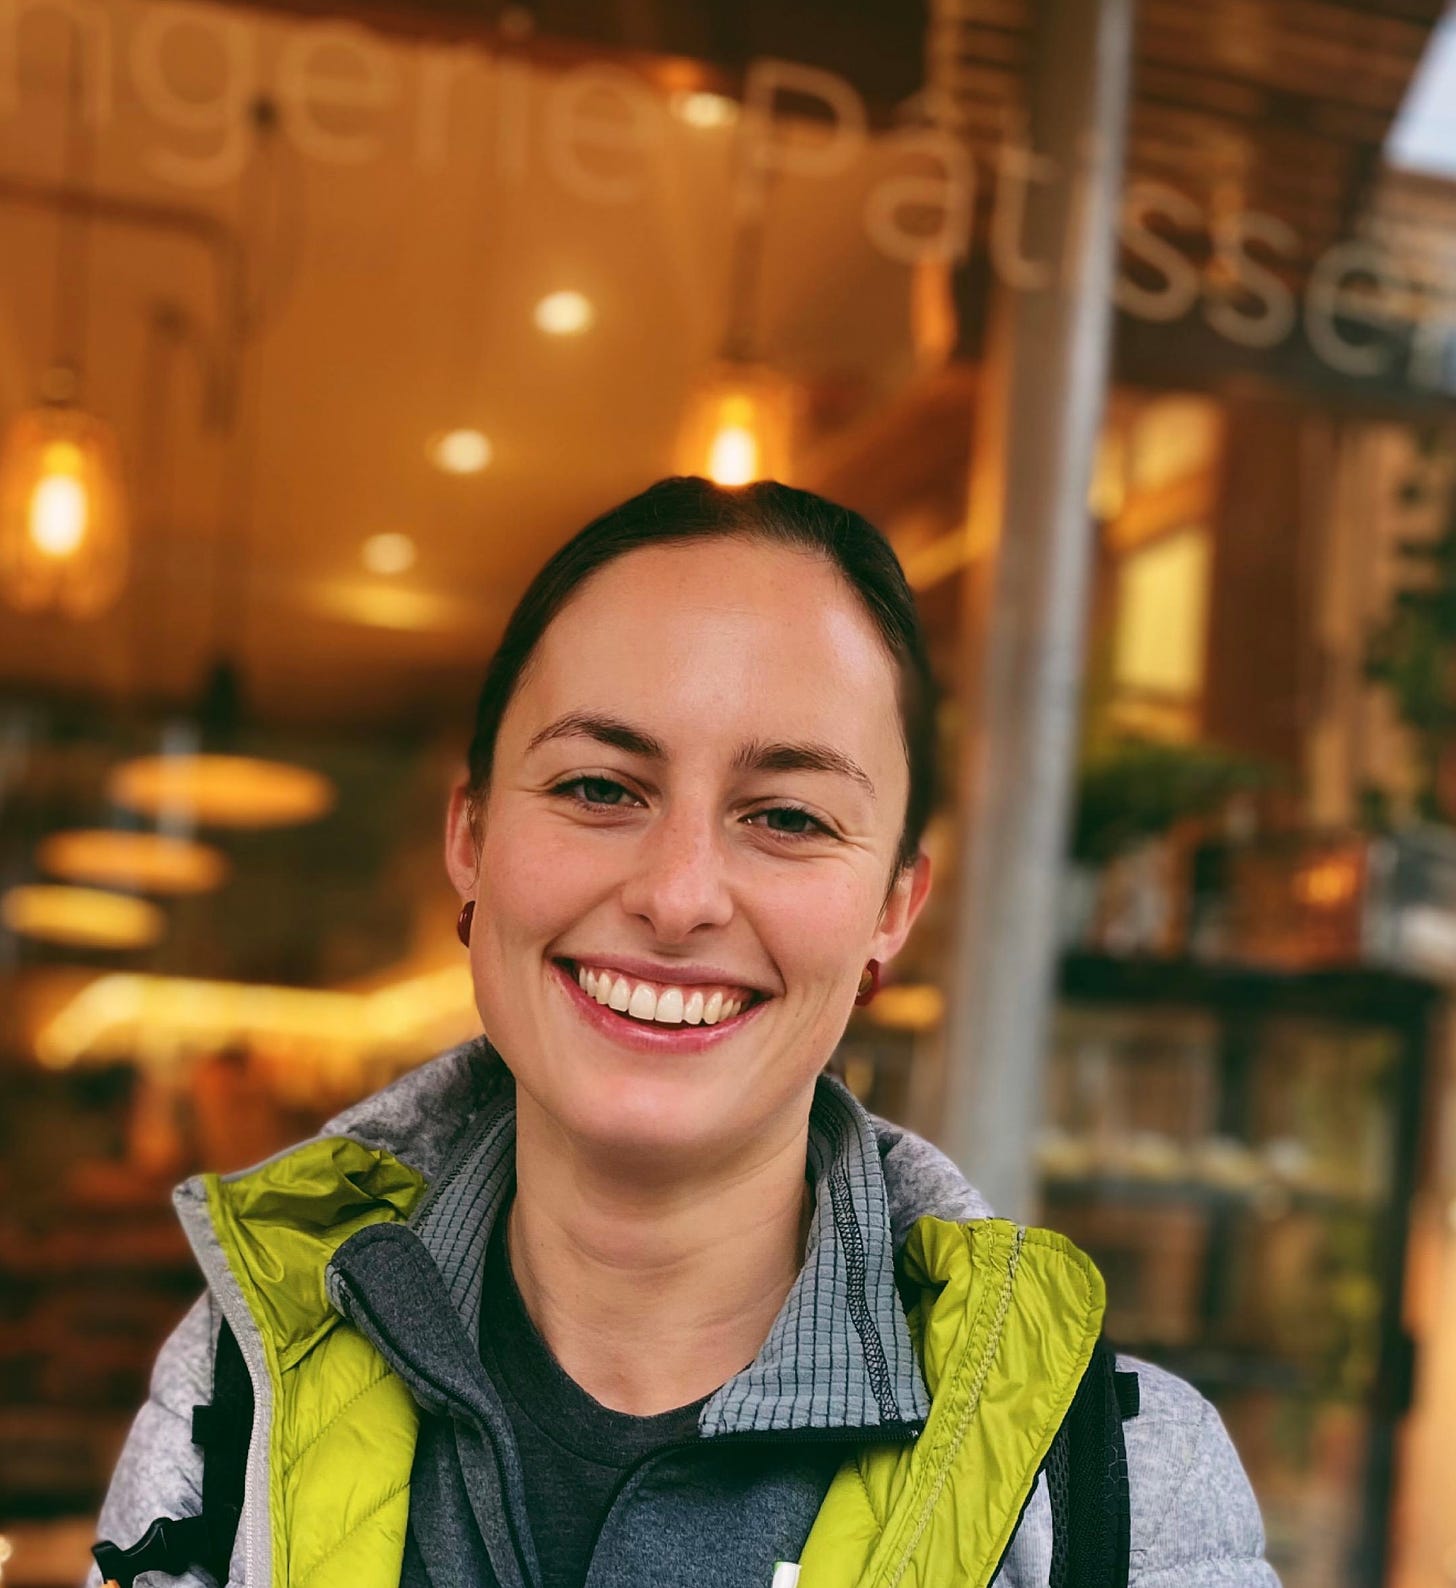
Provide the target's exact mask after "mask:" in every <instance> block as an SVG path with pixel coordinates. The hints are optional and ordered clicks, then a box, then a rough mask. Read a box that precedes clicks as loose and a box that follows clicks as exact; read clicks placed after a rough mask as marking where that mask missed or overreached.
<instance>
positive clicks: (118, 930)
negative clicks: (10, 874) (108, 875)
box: [0, 882, 166, 948]
mask: <svg viewBox="0 0 1456 1588" xmlns="http://www.w3.org/2000/svg"><path fill="white" fill-rule="evenodd" d="M0 924H3V925H4V926H5V929H6V930H7V931H9V932H14V933H15V934H16V935H17V936H18V937H31V938H36V939H39V940H40V941H42V942H46V943H62V944H65V945H66V946H68V947H71V948H150V947H151V945H152V944H153V943H155V942H156V941H157V940H158V939H159V938H160V937H161V935H162V932H163V930H164V929H165V927H166V917H165V916H164V915H163V914H162V912H161V911H160V910H159V909H158V908H157V906H156V905H155V904H149V903H148V902H147V901H146V900H145V899H133V898H131V897H129V896H128V895H127V894H124V893H108V892H107V891H106V890H104V889H102V888H70V887H62V886H56V885H52V884H50V883H39V882H38V883H26V884H23V885H21V886H19V887H14V888H8V889H7V890H6V891H5V892H4V893H3V894H0Z"/></svg>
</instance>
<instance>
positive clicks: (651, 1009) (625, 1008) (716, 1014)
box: [576, 965, 750, 1026]
mask: <svg viewBox="0 0 1456 1588" xmlns="http://www.w3.org/2000/svg"><path fill="white" fill-rule="evenodd" d="M576 980H577V985H578V986H579V987H580V988H581V989H582V991H583V992H585V993H586V995H587V997H588V998H595V999H596V1001H597V1002H598V1003H599V1004H605V1005H606V1006H607V1007H608V1008H611V1009H615V1010H616V1011H617V1013H618V1014H624V1015H628V1016H630V1017H631V1018H632V1019H633V1020H643V1021H653V1022H655V1023H656V1024H658V1025H665V1026H675V1025H689V1026H696V1025H705V1026H715V1025H717V1024H718V1022H719V1021H720V1020H729V1019H731V1018H732V1017H733V1016H734V1015H736V1014H738V1013H739V1012H740V1011H741V1010H742V1009H744V1008H746V1007H747V1005H748V1003H749V1001H750V1000H749V999H747V998H730V997H727V996H725V995H724V993H723V992H722V991H721V990H720V991H718V992H715V993H712V994H710V995H708V996H707V997H706V998H705V996H704V994H703V991H702V989H701V988H697V987H695V988H693V989H692V990H691V991H688V990H687V989H685V988H683V987H673V986H666V987H664V988H663V989H662V991H661V992H658V990H657V988H656V987H655V986H653V985H652V984H650V983H647V982H636V983H633V982H629V981H628V980H627V978H626V977H625V976H616V977H615V978H614V976H613V973H612V972H611V971H609V970H593V969H591V968H590V967H588V966H586V965H578V966H577V968H576Z"/></svg>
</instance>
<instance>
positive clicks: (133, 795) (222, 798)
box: [106, 755, 334, 827]
mask: <svg viewBox="0 0 1456 1588" xmlns="http://www.w3.org/2000/svg"><path fill="white" fill-rule="evenodd" d="M106 791H107V794H108V796H109V797H110V799H111V800H112V802H113V803H114V804H117V805H120V806H121V807H122V808H123V809H125V810H131V811H139V812H141V813H142V814H144V815H147V816H151V817H160V818H163V819H167V818H171V819H174V820H182V821H189V822H196V823H197V824H198V825H199V826H203V827H287V826H291V825H293V824H294V823H298V822H309V821H313V820H315V819H316V818H317V817H320V816H322V815H323V814H324V813H325V812H326V811H328V810H329V809H331V808H332V806H333V803H334V788H333V785H332V784H331V783H330V782H329V780H328V779H327V778H326V777H322V776H321V775H320V774H319V773H317V772H311V771H309V770H308V769H307V768H306V767H301V766H290V765H289V764H288V763H287V762H286V761H264V760H260V759H258V758H257V757H254V756H246V755H154V756H142V757H140V758H138V759H137V760H135V761H124V762H122V764H121V765H120V766H118V767H117V768H116V769H115V770H114V771H113V772H112V774H111V777H110V778H109V779H108V781H107V790H106Z"/></svg>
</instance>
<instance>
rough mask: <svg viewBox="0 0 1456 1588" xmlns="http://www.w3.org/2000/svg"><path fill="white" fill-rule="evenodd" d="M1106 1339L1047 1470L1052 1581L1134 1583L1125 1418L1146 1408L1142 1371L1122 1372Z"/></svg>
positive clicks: (1111, 1586)
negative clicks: (1130, 1575) (1141, 1395)
mask: <svg viewBox="0 0 1456 1588" xmlns="http://www.w3.org/2000/svg"><path fill="white" fill-rule="evenodd" d="M1116 1361H1117V1358H1116V1355H1115V1353H1114V1352H1113V1349H1112V1347H1111V1346H1110V1345H1108V1344H1107V1342H1106V1341H1105V1340H1098V1342H1097V1344H1096V1345H1095V1346H1094V1347H1093V1350H1092V1360H1091V1362H1090V1363H1089V1364H1088V1367H1087V1371H1086V1373H1085V1374H1084V1375H1083V1378H1082V1382H1081V1384H1080V1385H1079V1386H1078V1388H1077V1393H1076V1395H1075V1397H1074V1398H1073V1400H1072V1406H1071V1409H1070V1410H1069V1411H1068V1413H1067V1415H1066V1418H1065V1419H1064V1420H1063V1422H1062V1426H1061V1427H1060V1428H1059V1429H1058V1430H1057V1433H1056V1437H1055V1438H1054V1439H1053V1440H1052V1447H1051V1449H1050V1450H1049V1451H1048V1452H1047V1458H1046V1462H1045V1463H1044V1470H1045V1473H1046V1479H1047V1495H1048V1498H1049V1499H1050V1501H1051V1512H1052V1569H1051V1575H1050V1578H1049V1583H1050V1588H1127V1577H1128V1553H1129V1549H1130V1545H1131V1531H1130V1522H1129V1498H1128V1486H1127V1445H1126V1442H1125V1441H1124V1439H1123V1435H1122V1423H1123V1419H1124V1418H1125V1417H1135V1416H1136V1415H1137V1409H1138V1382H1137V1374H1136V1373H1119V1372H1117V1370H1116Z"/></svg>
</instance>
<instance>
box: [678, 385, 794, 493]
mask: <svg viewBox="0 0 1456 1588" xmlns="http://www.w3.org/2000/svg"><path fill="white" fill-rule="evenodd" d="M795 396H796V393H795V389H794V387H793V385H792V384H791V383H790V382H789V381H788V380H786V379H785V378H784V377H783V376H782V375H779V374H777V373H776V372H775V371H773V370H769V369H765V368H763V367H762V366H758V365H740V364H728V365H724V366H721V367H720V368H718V369H716V370H714V371H712V372H711V373H710V375H709V376H708V378H707V380H706V381H704V382H703V384H702V385H701V387H699V389H698V391H697V392H696V393H695V394H694V395H693V397H692V398H691V399H690V401H689V404H688V411H687V414H686V416H685V418H684V421H683V428H682V437H681V442H680V447H679V453H680V458H679V467H680V468H681V470H682V472H683V473H685V474H705V475H707V477H708V478H709V479H710V480H713V481H715V482H716V483H717V484H719V485H750V484H752V482H753V481H755V480H781V479H783V478H784V477H785V476H786V475H787V473H788V470H789V459H790V452H791V446H792V439H793V429H794V418H795Z"/></svg>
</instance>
